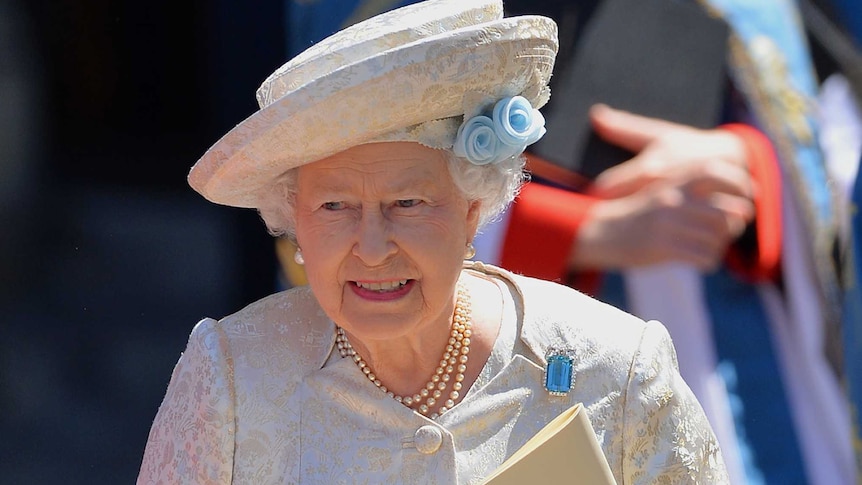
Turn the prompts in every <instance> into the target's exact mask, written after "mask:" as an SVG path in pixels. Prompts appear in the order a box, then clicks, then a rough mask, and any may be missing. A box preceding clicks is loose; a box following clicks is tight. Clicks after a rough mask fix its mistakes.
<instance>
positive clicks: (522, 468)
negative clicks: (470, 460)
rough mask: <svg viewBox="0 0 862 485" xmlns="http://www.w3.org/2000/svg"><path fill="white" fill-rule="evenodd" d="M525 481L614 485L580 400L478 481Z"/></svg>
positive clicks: (497, 484)
mask: <svg viewBox="0 0 862 485" xmlns="http://www.w3.org/2000/svg"><path fill="white" fill-rule="evenodd" d="M527 483H572V484H583V485H616V482H615V481H614V476H613V474H612V473H611V469H610V467H609V466H608V462H607V460H606V459H605V455H604V454H603V453H602V449H601V447H600V446H599V442H598V440H597V439H596V435H595V432H593V428H592V426H591V425H590V420H589V419H588V418H587V413H586V411H584V408H583V406H582V405H581V404H580V403H579V404H575V405H574V406H572V407H571V408H569V409H567V410H566V411H564V412H563V413H562V414H560V415H559V416H557V417H556V418H554V419H553V421H551V422H550V423H548V424H547V425H546V426H545V427H544V428H542V429H541V431H539V432H538V433H536V435H535V436H533V437H532V438H530V440H529V441H527V442H526V443H524V446H522V447H521V448H520V449H519V450H518V451H516V452H515V454H513V455H512V456H511V457H509V459H508V460H506V461H505V462H503V464H502V465H500V467H499V468H497V470H495V471H494V473H492V474H491V475H490V476H488V477H487V478H485V480H483V481H482V482H481V485H523V484H527Z"/></svg>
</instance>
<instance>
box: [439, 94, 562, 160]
mask: <svg viewBox="0 0 862 485" xmlns="http://www.w3.org/2000/svg"><path fill="white" fill-rule="evenodd" d="M544 134H545V118H544V117H543V116H542V114H541V113H540V112H539V110H537V109H534V108H533V106H532V105H531V104H530V102H529V101H528V100H527V99H526V98H524V97H522V96H512V97H506V98H503V99H500V100H499V101H497V103H496V104H495V105H494V108H493V109H492V111H491V117H488V116H485V115H477V116H473V117H472V118H470V119H467V120H465V121H464V122H463V123H462V124H461V126H460V127H459V128H458V133H457V134H456V136H455V143H454V145H453V147H452V150H453V152H454V153H455V155H456V156H458V157H461V158H466V159H467V160H468V161H470V162H471V163H473V164H474V165H487V164H489V163H499V162H501V161H503V160H506V159H508V158H511V157H513V156H516V155H519V154H520V153H522V152H523V151H524V149H525V148H527V146H528V145H530V144H532V143H535V142H536V141H538V140H539V139H540V138H541V137H542V136H543V135H544Z"/></svg>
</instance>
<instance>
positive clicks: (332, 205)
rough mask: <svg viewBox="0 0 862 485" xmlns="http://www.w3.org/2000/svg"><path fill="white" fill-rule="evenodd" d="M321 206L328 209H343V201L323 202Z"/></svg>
mask: <svg viewBox="0 0 862 485" xmlns="http://www.w3.org/2000/svg"><path fill="white" fill-rule="evenodd" d="M323 208H324V209H326V210H328V211H337V210H341V209H344V202H324V203H323Z"/></svg>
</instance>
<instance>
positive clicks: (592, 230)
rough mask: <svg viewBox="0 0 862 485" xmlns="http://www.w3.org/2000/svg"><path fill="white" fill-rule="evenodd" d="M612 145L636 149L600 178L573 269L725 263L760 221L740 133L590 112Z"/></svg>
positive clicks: (614, 112)
mask: <svg viewBox="0 0 862 485" xmlns="http://www.w3.org/2000/svg"><path fill="white" fill-rule="evenodd" d="M591 114H592V116H593V121H594V123H595V126H596V129H597V131H598V132H599V134H600V135H601V136H602V137H603V138H605V139H606V140H608V141H610V142H612V143H615V144H618V145H620V146H622V147H624V148H627V149H629V150H632V151H635V152H636V153H637V155H636V156H635V157H633V158H632V159H631V160H629V161H627V162H625V163H623V164H621V165H619V166H617V167H614V168H611V169H608V170H606V171H605V172H603V173H602V174H600V175H599V177H598V179H597V180H596V184H595V188H594V193H595V194H596V195H598V196H599V197H602V198H603V199H604V200H602V201H600V202H598V203H596V204H595V206H594V207H593V209H592V210H591V213H590V215H589V216H588V218H587V219H586V220H585V221H584V223H583V224H582V226H581V228H580V230H579V232H578V238H577V241H576V243H575V245H574V247H573V250H572V253H571V257H570V265H571V266H572V267H573V268H575V269H624V268H629V267H636V266H644V265H650V264H656V263H662V262H669V261H679V262H684V263H688V264H691V265H693V266H695V267H696V268H698V269H701V270H711V269H714V268H715V267H716V266H718V265H719V263H720V262H721V260H722V258H723V256H724V254H725V252H726V250H727V247H728V245H730V244H731V243H732V242H733V241H734V240H735V239H736V238H737V237H738V236H739V235H740V234H741V233H742V231H743V230H744V229H745V226H746V225H747V224H748V223H749V222H750V221H751V220H752V218H753V217H754V206H753V202H752V199H753V193H754V187H753V184H752V180H751V177H750V175H749V173H748V171H747V168H746V152H745V147H744V145H743V144H742V141H741V140H739V139H738V138H737V136H736V135H734V134H732V133H729V132H725V131H722V130H698V129H695V128H691V127H688V126H683V125H678V124H675V123H670V122H667V121H663V120H658V119H654V118H646V117H642V116H636V115H632V114H630V113H625V112H622V111H618V110H613V109H610V108H607V107H604V106H598V107H596V108H594V110H593V112H592V113H591Z"/></svg>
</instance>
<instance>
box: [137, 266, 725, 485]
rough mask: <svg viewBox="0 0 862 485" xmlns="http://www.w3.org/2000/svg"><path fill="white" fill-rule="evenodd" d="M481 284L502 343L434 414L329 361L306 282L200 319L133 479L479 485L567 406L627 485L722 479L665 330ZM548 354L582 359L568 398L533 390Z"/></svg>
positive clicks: (571, 297) (473, 271) (603, 309)
mask: <svg viewBox="0 0 862 485" xmlns="http://www.w3.org/2000/svg"><path fill="white" fill-rule="evenodd" d="M476 275H479V276H482V277H485V278H488V277H490V278H492V279H493V280H494V281H495V282H496V284H497V285H498V286H499V287H500V288H501V289H502V290H503V292H504V293H503V294H504V300H505V302H504V318H503V323H502V327H501V330H500V335H499V336H498V339H497V341H496V343H495V346H494V349H493V352H492V354H491V357H490V358H489V360H488V361H487V362H486V363H485V366H484V368H483V370H482V373H481V375H480V376H479V379H478V380H477V381H476V383H475V384H474V385H473V386H472V387H471V389H470V390H469V391H468V392H467V394H466V395H465V397H464V399H463V400H462V401H461V402H460V403H458V404H457V405H456V406H455V407H454V408H453V409H452V410H451V411H450V412H448V413H447V414H445V415H443V416H441V417H440V418H438V419H437V420H435V421H432V420H429V419H427V418H425V417H423V416H422V415H420V414H418V413H415V412H413V411H411V410H409V409H408V408H406V407H405V406H403V405H401V404H399V403H397V402H395V401H394V400H393V399H391V398H389V397H387V396H386V395H384V394H383V393H381V392H380V391H379V389H377V388H376V387H375V386H374V385H373V383H371V382H369V381H368V379H366V378H365V376H364V375H363V374H362V373H361V371H360V370H359V369H358V368H357V367H356V365H354V363H353V362H352V361H351V360H349V359H342V358H340V356H338V353H337V352H333V344H334V341H335V326H334V324H333V323H332V322H331V321H330V320H329V319H328V318H327V317H326V316H325V315H324V313H323V311H322V310H321V309H320V307H319V306H318V305H317V303H316V301H315V299H314V297H313V295H312V294H311V292H310V290H309V289H308V288H305V287H303V288H297V289H294V290H290V291H288V292H284V293H279V294H276V295H273V296H271V297H268V298H265V299H263V300H261V301H259V302H257V303H254V304H252V305H250V306H249V307H247V308H245V309H244V310H242V311H240V312H238V313H236V314H234V315H232V316H230V317H227V318H225V319H223V320H221V321H215V320H211V319H206V320H203V321H202V322H200V323H199V324H198V325H197V326H196V327H195V329H194V330H193V331H192V334H191V337H190V339H189V343H188V347H187V349H186V351H185V353H184V354H183V356H182V357H181V358H180V361H179V363H178V364H177V366H176V368H175V370H174V374H173V377H172V379H171V383H170V385H169V387H168V391H167V394H166V396H165V399H164V402H163V403H162V406H161V407H160V409H159V412H158V414H157V416H156V419H155V423H154V424H153V427H152V430H151V432H150V436H149V441H148V443H147V447H146V451H145V455H144V460H143V465H142V467H141V473H140V476H139V478H138V483H139V484H154V483H171V484H177V483H181V484H190V483H196V484H229V483H234V484H255V485H262V484H297V483H308V484H341V483H344V484H348V483H369V484H380V483H390V484H399V483H404V484H424V483H429V484H446V485H452V484H470V483H477V482H478V481H479V480H480V479H481V477H483V476H485V475H487V474H488V473H490V472H491V471H492V470H493V469H494V468H495V467H496V466H498V465H499V464H500V463H501V462H503V461H504V460H505V459H506V458H507V457H508V456H509V455H511V454H512V453H513V452H514V451H515V450H517V449H518V447H520V446H521V445H522V444H523V443H524V442H526V441H527V439H529V438H530V437H531V436H532V435H533V434H534V433H535V432H537V431H538V430H539V429H541V427H542V426H543V425H544V424H545V423H547V422H548V421H550V420H551V419H552V418H553V417H554V416H556V415H557V414H558V413H560V412H562V411H563V410H565V409H567V408H568V407H569V406H571V405H572V404H574V403H576V402H582V403H584V405H585V406H586V409H587V411H588V415H589V417H590V420H591V422H592V425H593V428H594V429H595V430H596V432H597V436H598V439H599V442H600V443H601V445H602V449H603V450H604V453H605V455H606V456H607V458H608V462H609V464H610V466H611V469H612V471H613V473H614V476H615V477H616V480H617V482H618V483H619V484H620V485H629V484H647V483H658V484H694V483H696V484H722V483H727V477H726V473H725V470H724V464H723V460H722V457H721V453H720V451H719V449H718V445H717V444H716V441H715V437H714V435H713V433H712V431H711V429H710V427H709V424H708V423H707V420H706V418H705V416H704V414H703V411H702V409H701V407H700V405H699V404H698V403H697V402H696V401H695V399H694V397H693V395H692V393H691V391H690V390H689V389H688V387H687V386H686V385H685V384H684V382H683V381H682V378H681V377H680V376H679V373H678V371H677V366H676V357H675V353H674V351H673V347H672V345H671V342H670V338H669V336H668V334H667V332H666V331H665V329H664V327H663V326H662V325H660V324H658V323H656V322H650V323H644V322H643V321H641V320H638V319H636V318H635V317H633V316H631V315H628V314H626V313H624V312H621V311H619V310H617V309H615V308H613V307H610V306H608V305H605V304H603V303H600V302H598V301H596V300H593V299H591V298H589V297H587V296H585V295H583V294H581V293H578V292H576V291H575V290H572V289H570V288H567V287H564V286H561V285H557V284H554V283H549V282H544V281H540V280H535V279H530V278H525V277H520V276H514V275H511V274H509V273H507V272H505V271H504V270H501V269H498V268H495V267H492V266H488V265H483V264H482V263H469V264H468V265H467V268H466V269H465V271H464V274H463V276H462V278H474V277H476ZM498 302H499V299H497V300H495V302H494V303H498ZM491 303H492V302H485V304H491ZM473 304H474V306H478V305H482V304H483V302H481V301H474V303H473ZM551 345H557V346H560V345H563V346H565V347H569V348H572V349H574V350H575V354H576V358H575V366H574V371H575V384H574V387H573V389H572V391H571V392H570V393H569V395H568V396H565V397H555V396H551V395H550V394H549V393H548V392H546V391H545V390H544V389H543V387H542V380H543V372H542V369H543V367H544V361H543V356H544V353H545V350H546V349H547V347H549V346H551Z"/></svg>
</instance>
